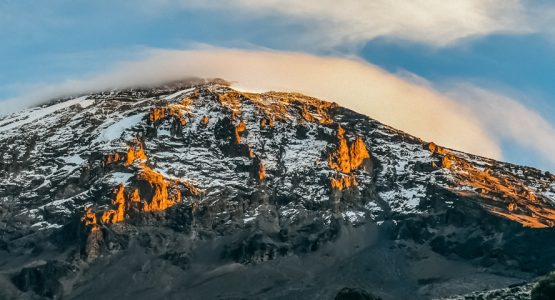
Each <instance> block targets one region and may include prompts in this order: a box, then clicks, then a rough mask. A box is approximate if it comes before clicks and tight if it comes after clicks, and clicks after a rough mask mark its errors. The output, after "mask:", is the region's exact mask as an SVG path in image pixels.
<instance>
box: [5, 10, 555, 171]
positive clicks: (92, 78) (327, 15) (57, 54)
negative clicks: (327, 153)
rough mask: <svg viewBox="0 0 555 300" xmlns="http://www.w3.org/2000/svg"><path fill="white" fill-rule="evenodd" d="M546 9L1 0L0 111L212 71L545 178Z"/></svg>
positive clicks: (552, 102) (552, 141)
mask: <svg viewBox="0 0 555 300" xmlns="http://www.w3.org/2000/svg"><path fill="white" fill-rule="evenodd" d="M553 24H555V4H553V3H551V2H550V1H522V0H467V1H458V0H412V1H400V0H399V1H396V0H394V1H391V0H366V1H362V0H344V1H332V0H318V1H311V0H305V1H297V0H279V1H278V0H212V1H201V0H157V1H156V0H134V1H131V0H122V1H106V0H97V1H79V0H76V1H75V0H74V1H70V0H51V1H48V2H47V1H31V0H0V43H1V47H0V70H2V71H1V72H0V115H2V114H8V113H15V112H17V111H19V110H21V109H23V108H25V107H28V106H33V105H37V104H40V103H42V102H44V101H47V100H49V99H51V98H55V97H59V96H65V95H68V94H79V93H83V92H89V91H96V90H103V89H108V88H117V87H126V86H135V85H145V84H156V83H158V82H163V81H165V80H174V79H180V78H184V77H186V76H202V77H222V78H224V79H226V80H230V81H233V82H234V84H235V85H236V86H237V88H241V89H249V90H256V91H265V90H285V91H298V92H303V93H305V94H309V95H312V96H316V97H320V98H323V99H326V100H330V101H335V102H337V103H339V104H340V105H343V106H346V107H349V108H351V109H354V110H356V111H358V112H361V113H364V114H366V115H368V116H370V117H372V118H375V119H377V120H379V121H381V122H383V123H385V124H387V125H391V126H393V127H396V128H398V129H401V130H403V131H406V132H408V133H410V134H413V135H416V136H418V137H421V138H423V139H425V140H427V141H434V142H436V143H438V144H442V145H445V146H447V147H451V148H455V149H459V150H462V151H466V152H470V153H474V154H479V155H483V156H487V157H491V158H495V159H499V160H504V161H509V162H512V163H517V164H525V165H530V166H534V167H537V168H540V169H542V170H550V171H555V155H554V154H555V80H554V78H555V76H553V74H552V73H553V70H555V29H553V28H555V26H553Z"/></svg>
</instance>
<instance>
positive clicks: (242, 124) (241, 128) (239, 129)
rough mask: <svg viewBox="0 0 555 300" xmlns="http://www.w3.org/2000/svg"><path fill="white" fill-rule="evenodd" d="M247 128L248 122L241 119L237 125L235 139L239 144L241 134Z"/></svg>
mask: <svg viewBox="0 0 555 300" xmlns="http://www.w3.org/2000/svg"><path fill="white" fill-rule="evenodd" d="M245 130H247V124H245V122H243V121H241V122H240V123H239V125H237V126H235V141H236V142H237V144H241V134H242V133H243V132H245Z"/></svg>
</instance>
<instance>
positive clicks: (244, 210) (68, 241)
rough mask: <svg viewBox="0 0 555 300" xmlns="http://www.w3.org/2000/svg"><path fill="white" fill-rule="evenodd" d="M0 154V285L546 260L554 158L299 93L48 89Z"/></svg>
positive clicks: (422, 282) (405, 285)
mask: <svg viewBox="0 0 555 300" xmlns="http://www.w3.org/2000/svg"><path fill="white" fill-rule="evenodd" d="M438 126H440V125H439V124H438ZM0 170H1V173H0V298H2V299H12V298H21V299H42V298H51V299H62V298H63V299H91V298H99V297H100V298H104V299H115V298H118V299H130V298H133V299H184V298H185V299H312V298H314V299H333V298H334V297H336V296H337V297H338V299H339V298H340V297H342V295H343V296H344V295H347V294H348V295H351V294H356V296H357V297H373V296H371V295H374V296H375V297H380V298H382V299H431V298H441V297H449V296H453V295H459V294H460V295H462V294H466V293H470V292H473V291H479V290H484V289H494V288H503V287H507V286H510V285H514V284H517V283H521V282H525V281H529V280H532V279H533V278H535V277H536V276H538V275H541V274H544V273H546V272H548V271H551V270H552V269H554V268H555V265H554V264H555V231H554V230H553V227H554V226H555V176H554V175H552V174H550V173H549V172H542V171H540V170H537V169H534V168H529V167H523V166H517V165H513V164H508V163H503V162H498V161H494V160H491V159H486V158H483V157H479V156H475V155H470V154H467V153H463V152H459V151H456V150H452V149H447V148H444V147H441V146H439V145H436V144H434V143H433V142H425V141H422V140H420V139H418V138H416V137H413V136H410V135H408V134H405V133H403V132H401V131H399V130H395V129H393V128H391V127H388V126H386V125H383V124H381V123H379V122H378V121H375V120H372V119H371V118H369V117H367V116H364V115H361V114H358V113H356V112H353V111H351V110H348V109H346V108H343V107H340V106H338V105H337V104H335V103H330V102H326V101H322V100H318V99H315V98H312V97H308V96H304V95H301V94H297V93H280V92H268V93H262V94H258V93H248V92H239V91H236V90H234V89H232V88H231V87H229V85H227V84H226V83H225V82H224V81H221V80H215V81H202V80H189V81H183V82H177V83H172V84H167V85H163V86H158V87H153V88H135V89H127V90H114V91H106V92H101V93H94V94H90V95H83V96H80V97H77V98H71V99H60V100H57V101H55V102H52V103H50V104H47V105H43V106H41V107H36V108H32V109H29V110H26V111H23V112H21V113H18V114H14V115H10V116H7V117H4V118H3V119H0ZM349 293H351V294H349ZM523 297H525V296H523ZM342 299H344V298H342ZM345 299H346V298H345ZM357 299H359V298H357ZM360 299H371V298H360Z"/></svg>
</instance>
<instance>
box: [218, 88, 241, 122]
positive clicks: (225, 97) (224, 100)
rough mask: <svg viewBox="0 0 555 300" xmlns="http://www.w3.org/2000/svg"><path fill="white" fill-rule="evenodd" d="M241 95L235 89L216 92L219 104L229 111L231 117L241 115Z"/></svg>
mask: <svg viewBox="0 0 555 300" xmlns="http://www.w3.org/2000/svg"><path fill="white" fill-rule="evenodd" d="M241 96H242V94H241V93H239V92H237V91H228V92H226V93H225V94H217V97H218V101H219V102H220V104H221V105H222V106H223V107H225V108H227V109H228V110H229V112H230V113H231V117H232V119H235V118H238V117H239V116H241Z"/></svg>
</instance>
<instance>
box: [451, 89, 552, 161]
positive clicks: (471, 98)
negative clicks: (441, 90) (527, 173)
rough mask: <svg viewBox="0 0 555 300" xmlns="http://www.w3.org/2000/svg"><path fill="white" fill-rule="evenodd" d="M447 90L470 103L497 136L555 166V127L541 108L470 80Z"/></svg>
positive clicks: (465, 102) (469, 106) (467, 104)
mask: <svg viewBox="0 0 555 300" xmlns="http://www.w3.org/2000/svg"><path fill="white" fill-rule="evenodd" d="M447 94H448V95H450V96H451V97H452V98H454V99H457V100H458V101H459V103H461V104H463V105H465V106H466V107H468V108H469V109H470V110H471V111H472V113H473V114H474V115H475V116H476V117H478V118H479V119H480V120H481V122H482V123H483V124H484V126H485V128H487V130H488V131H489V132H490V133H491V134H492V135H493V136H495V137H496V138H497V139H499V140H504V141H507V142H509V143H510V144H514V145H519V146H520V147H522V148H524V149H527V150H529V151H530V153H529V156H535V155H539V156H540V157H541V160H543V161H546V162H548V163H549V164H551V166H549V167H551V168H555V156H554V154H555V127H554V126H553V125H552V124H550V123H549V122H548V121H546V120H545V119H544V118H543V117H542V116H541V115H540V114H539V113H538V112H536V111H534V110H531V109H529V108H527V107H525V106H524V105H522V104H521V103H520V102H518V101H517V100H515V99H513V98H512V97H510V96H507V95H503V94H501V93H495V92H492V91H489V90H486V89H483V88H480V87H477V86H475V85H470V84H457V85H455V86H453V87H451V88H450V89H449V91H448V92H447ZM543 168H544V169H547V168H548V166H543Z"/></svg>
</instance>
